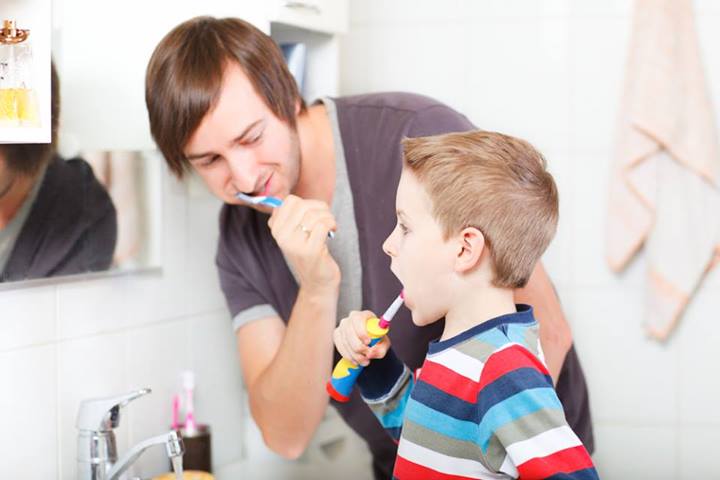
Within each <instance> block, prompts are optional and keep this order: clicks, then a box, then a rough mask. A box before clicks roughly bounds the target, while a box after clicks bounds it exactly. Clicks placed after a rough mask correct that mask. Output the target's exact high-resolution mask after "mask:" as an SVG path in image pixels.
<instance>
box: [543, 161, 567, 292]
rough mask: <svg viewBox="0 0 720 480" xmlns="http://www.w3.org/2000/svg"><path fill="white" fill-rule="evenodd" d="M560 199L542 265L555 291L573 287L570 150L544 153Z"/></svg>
mask: <svg viewBox="0 0 720 480" xmlns="http://www.w3.org/2000/svg"><path fill="white" fill-rule="evenodd" d="M542 154H543V155H544V156H545V159H546V160H547V162H548V170H549V171H550V173H551V174H552V176H553V178H554V180H555V185H556V186H557V189H558V194H559V197H560V216H559V218H558V227H557V232H556V233H555V238H554V239H553V241H552V243H551V244H550V246H549V247H548V249H547V251H546V252H545V254H544V255H543V259H542V261H543V265H544V267H545V269H546V270H547V272H548V274H549V275H550V278H551V279H552V281H553V283H554V284H555V286H556V288H560V287H561V286H562V287H564V286H568V285H572V284H573V268H572V255H571V254H570V252H572V247H573V242H574V231H575V229H574V225H573V218H574V216H573V196H574V190H575V188H574V186H573V175H572V173H573V161H572V157H571V156H570V153H569V151H567V150H565V151H554V150H549V151H543V152H542Z"/></svg>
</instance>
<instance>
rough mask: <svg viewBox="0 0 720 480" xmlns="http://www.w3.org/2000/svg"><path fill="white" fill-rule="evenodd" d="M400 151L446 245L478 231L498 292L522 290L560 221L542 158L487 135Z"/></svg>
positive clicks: (416, 143) (420, 143)
mask: <svg viewBox="0 0 720 480" xmlns="http://www.w3.org/2000/svg"><path fill="white" fill-rule="evenodd" d="M402 146H403V157H404V161H405V167H406V168H407V169H408V170H410V171H411V172H412V173H413V174H414V175H415V176H416V178H417V179H418V180H419V181H420V183H422V184H423V186H424V187H425V190H426V191H427V192H428V194H429V196H430V199H431V200H432V202H433V216H434V217H435V219H436V220H437V221H438V223H439V224H440V226H441V227H442V229H443V235H444V237H445V239H446V240H447V239H448V238H450V236H451V235H453V234H456V233H459V232H460V231H461V230H462V229H463V228H466V227H476V228H478V229H479V230H480V231H481V232H482V233H483V235H484V236H485V244H486V246H487V247H488V248H489V250H490V256H491V258H492V261H493V265H494V269H495V278H494V279H493V285H495V286H497V287H501V288H520V287H524V286H525V285H526V284H527V281H528V279H529V278H530V274H531V273H532V271H533V269H534V267H535V264H536V263H537V261H538V260H539V259H540V257H541V255H542V254H543V252H544V251H545V249H546V248H547V246H548V245H549V244H550V241H551V240H552V238H553V236H554V235H555V229H556V227H557V220H558V191H557V187H556V186H555V182H554V180H553V177H552V175H550V173H548V172H547V170H546V162H545V158H543V156H542V155H541V154H540V152H538V151H537V150H535V149H534V148H533V147H532V145H530V144H529V143H527V142H526V141H524V140H520V139H518V138H513V137H510V136H508V135H503V134H501V133H496V132H485V131H471V132H463V133H449V134H445V135H435V136H431V137H419V138H406V139H404V140H403V142H402Z"/></svg>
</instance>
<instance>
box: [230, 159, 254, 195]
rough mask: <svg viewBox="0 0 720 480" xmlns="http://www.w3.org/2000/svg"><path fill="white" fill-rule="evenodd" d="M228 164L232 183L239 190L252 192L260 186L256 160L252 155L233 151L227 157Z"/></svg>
mask: <svg viewBox="0 0 720 480" xmlns="http://www.w3.org/2000/svg"><path fill="white" fill-rule="evenodd" d="M228 166H229V168H230V175H231V176H232V184H233V186H234V187H235V188H236V189H237V190H238V191H239V192H242V193H247V194H252V193H255V192H256V190H258V189H259V188H260V187H261V186H260V185H258V182H259V181H260V178H259V177H260V172H259V169H258V168H257V161H256V160H255V158H254V157H253V156H252V155H249V154H240V153H235V154H234V155H233V156H232V157H229V158H228Z"/></svg>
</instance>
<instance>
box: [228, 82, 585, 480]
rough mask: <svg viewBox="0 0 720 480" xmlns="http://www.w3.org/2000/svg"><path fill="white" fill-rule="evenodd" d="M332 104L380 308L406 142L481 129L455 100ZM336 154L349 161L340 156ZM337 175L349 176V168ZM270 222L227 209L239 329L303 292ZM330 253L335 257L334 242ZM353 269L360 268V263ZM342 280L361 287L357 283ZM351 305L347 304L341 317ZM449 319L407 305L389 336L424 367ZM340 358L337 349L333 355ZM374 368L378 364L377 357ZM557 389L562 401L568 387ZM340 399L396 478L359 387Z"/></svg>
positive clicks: (369, 298)
mask: <svg viewBox="0 0 720 480" xmlns="http://www.w3.org/2000/svg"><path fill="white" fill-rule="evenodd" d="M333 102H334V108H333V105H332V103H330V102H327V101H326V102H325V105H326V107H328V115H330V121H331V125H333V130H334V135H335V144H336V148H337V147H338V146H339V145H342V153H343V154H344V158H345V166H346V169H347V183H345V182H342V181H339V182H338V183H337V185H336V192H335V197H337V196H338V195H339V194H341V195H344V194H345V193H346V192H344V191H343V192H341V190H345V187H343V186H342V185H345V184H347V185H348V187H349V188H348V189H347V190H348V191H349V193H350V195H351V199H352V211H353V213H354V223H355V226H356V231H357V233H356V234H350V233H349V232H346V231H344V230H343V228H344V227H339V228H338V232H337V238H336V240H339V239H340V237H345V236H347V237H353V238H356V239H357V251H358V253H359V258H360V266H361V268H360V271H359V272H358V274H357V275H356V279H359V281H360V290H361V305H360V308H362V309H369V310H373V311H376V312H379V311H382V310H384V309H385V308H386V307H387V306H388V305H390V303H391V302H392V301H393V299H394V298H395V297H396V296H397V295H398V293H399V292H400V289H401V285H400V283H399V281H398V280H397V279H396V278H395V277H394V275H393V274H392V272H391V271H390V259H389V257H388V256H387V255H386V254H385V253H384V252H383V251H382V243H383V241H384V240H385V238H387V236H388V235H389V234H390V232H391V231H392V230H393V228H394V226H395V221H396V218H395V192H396V189H397V185H398V182H399V180H400V173H401V170H402V147H401V143H400V142H401V140H402V139H403V138H405V137H421V136H427V135H437V134H442V133H448V132H458V131H467V130H472V129H474V128H475V127H474V126H473V125H472V123H470V122H469V121H468V120H467V118H465V117H464V116H463V115H461V114H459V113H457V112H456V111H454V110H452V109H451V108H449V107H447V106H446V105H443V104H441V103H439V102H437V101H435V100H432V99H430V98H427V97H423V96H420V95H413V94H407V93H379V94H369V95H358V96H352V97H341V98H335V99H333ZM333 115H336V118H333ZM335 128H337V132H336V131H335ZM338 136H339V138H338ZM336 161H337V162H340V161H341V159H340V158H339V157H338V158H337V159H336ZM338 170H339V169H338ZM336 175H338V179H339V180H342V179H341V178H339V177H340V176H341V173H340V172H338V173H336ZM335 197H334V201H333V204H335V203H336V202H335ZM345 203H346V204H347V202H345ZM334 207H335V205H334V206H333V208H334ZM267 220H268V215H266V214H263V213H260V212H258V211H256V210H253V209H250V208H247V207H242V206H231V205H224V206H223V208H222V211H221V214H220V240H219V244H218V252H217V258H216V262H217V266H218V271H219V276H220V283H221V286H222V289H223V292H224V294H225V298H226V301H227V304H228V307H229V309H230V313H231V315H232V316H233V323H234V325H235V326H236V327H238V328H239V327H240V326H241V325H243V324H245V323H247V322H249V321H252V320H255V319H259V318H262V317H265V316H267V315H268V314H270V315H273V314H277V315H278V316H279V317H280V318H281V319H282V320H283V321H285V322H287V321H288V319H289V318H290V313H291V311H292V307H293V305H294V303H295V299H296V297H297V292H298V285H297V283H296V281H295V279H294V277H293V275H292V273H291V272H290V269H289V268H288V266H287V264H286V262H285V259H284V257H283V255H282V253H281V251H280V249H279V247H278V246H277V244H276V243H275V241H274V239H273V238H272V236H271V234H270V230H269V228H268V226H267ZM343 220H344V219H343ZM334 242H335V240H332V241H330V242H329V244H332V243H334ZM349 248H350V250H352V249H354V248H355V247H354V246H351V247H349ZM331 253H333V255H335V252H332V250H331ZM341 255H343V254H341ZM335 258H336V259H337V258H339V257H337V256H335ZM350 268H351V271H352V268H353V267H350ZM342 269H343V267H342V266H341V270H342ZM343 273H344V274H345V272H343ZM342 288H344V289H352V287H351V286H350V285H349V284H347V285H343V286H342ZM346 293H347V292H346ZM350 293H351V292H350ZM341 298H342V295H341ZM348 298H349V297H348ZM341 301H342V300H341ZM351 304H352V302H348V305H351ZM353 308H354V307H353ZM346 313H347V312H346V311H343V310H339V311H338V315H340V316H343V315H344V314H346ZM443 324H444V322H442V321H439V322H436V323H434V324H432V325H429V326H427V327H422V328H420V327H416V326H415V325H414V324H413V323H412V320H411V318H410V314H409V312H408V311H407V309H401V310H400V311H399V312H398V314H397V316H396V317H395V319H394V320H393V326H392V329H391V330H390V334H389V335H390V337H391V339H392V344H393V350H394V351H395V353H396V354H397V356H398V357H399V358H400V359H401V360H402V361H403V362H404V363H405V364H406V365H407V366H408V367H410V368H411V369H413V370H415V369H417V368H419V367H420V366H421V363H422V361H423V359H424V357H425V353H426V351H427V346H428V344H429V343H430V341H431V340H433V339H436V338H438V337H439V336H440V334H441V332H442V329H443ZM568 358H569V359H571V360H572V359H574V361H575V363H577V357H575V356H573V355H571V356H569V357H568ZM338 359H339V356H338V354H337V352H336V354H335V358H334V361H337V360H338ZM368 368H372V363H371V365H370V366H369V367H368ZM573 372H579V374H580V380H582V383H579V384H577V385H578V388H573V389H571V393H572V394H573V395H571V397H576V398H571V399H570V404H571V405H578V406H580V407H581V408H582V412H581V413H582V414H581V415H580V417H581V419H582V421H583V422H584V424H587V425H588V426H589V425H590V412H589V409H588V408H587V400H586V399H587V390H586V389H585V384H584V377H582V371H581V370H580V369H579V364H578V365H577V368H575V369H573ZM561 380H562V377H561ZM573 385H575V384H573ZM558 394H559V396H560V398H561V400H563V397H562V392H561V391H560V390H559V391H558ZM583 399H585V400H584V401H583ZM563 401H564V400H563ZM332 404H333V405H334V406H335V408H336V409H337V410H338V412H339V413H340V415H341V416H342V417H343V418H344V419H345V421H346V422H347V423H348V425H350V427H352V428H353V429H354V430H355V431H356V432H358V434H360V435H361V436H362V437H363V438H365V440H366V441H367V442H368V447H369V448H370V450H371V452H372V453H373V460H374V465H373V466H374V470H375V474H376V477H378V478H390V476H391V472H392V467H393V463H394V461H395V455H396V448H397V446H396V445H395V443H394V442H393V441H392V439H391V438H390V437H389V436H388V435H387V434H386V433H385V431H384V430H383V429H382V427H381V426H380V423H379V422H378V421H377V420H376V419H375V417H374V416H373V414H372V413H371V412H370V410H369V409H368V407H367V405H366V404H365V403H364V402H363V401H362V399H361V398H360V396H359V395H358V394H357V392H354V393H353V395H352V397H351V399H350V401H349V402H348V403H345V404H339V403H336V402H334V401H333V402H332ZM566 409H567V405H566ZM571 417H572V415H568V422H569V423H570V425H571V426H573V427H575V425H573V423H572V420H571ZM576 432H578V435H580V438H581V439H583V440H584V441H586V446H588V443H587V441H590V442H591V441H592V431H591V429H590V437H589V438H588V437H585V438H583V435H582V428H581V429H580V431H578V430H577V429H576ZM588 448H589V449H591V448H590V447H588Z"/></svg>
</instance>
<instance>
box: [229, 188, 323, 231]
mask: <svg viewBox="0 0 720 480" xmlns="http://www.w3.org/2000/svg"><path fill="white" fill-rule="evenodd" d="M235 198H238V199H240V200H242V201H243V202H247V203H249V204H251V205H265V206H267V207H271V208H277V207H279V206H280V205H282V200H280V199H279V198H276V197H267V196H265V195H258V196H256V197H253V196H251V195H246V194H244V193H241V192H238V193H236V194H235ZM328 238H335V232H333V231H329V232H328Z"/></svg>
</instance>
